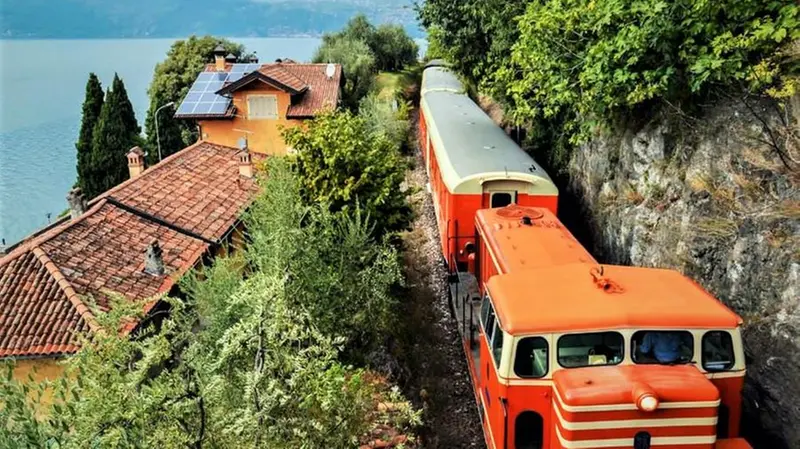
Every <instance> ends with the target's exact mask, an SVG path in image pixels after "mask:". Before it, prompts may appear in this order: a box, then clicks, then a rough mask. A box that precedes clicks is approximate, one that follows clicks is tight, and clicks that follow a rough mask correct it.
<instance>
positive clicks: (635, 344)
mask: <svg viewBox="0 0 800 449" xmlns="http://www.w3.org/2000/svg"><path fill="white" fill-rule="evenodd" d="M631 356H632V358H633V362H634V363H640V364H648V363H650V364H656V363H660V364H675V363H689V362H691V361H692V359H693V358H694V337H693V336H692V333H691V332H688V331H638V332H636V333H635V334H633V338H632V339H631Z"/></svg>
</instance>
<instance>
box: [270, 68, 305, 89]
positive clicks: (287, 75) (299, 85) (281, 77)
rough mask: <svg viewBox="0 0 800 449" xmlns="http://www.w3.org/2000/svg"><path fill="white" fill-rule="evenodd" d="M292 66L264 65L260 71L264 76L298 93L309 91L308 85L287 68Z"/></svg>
mask: <svg viewBox="0 0 800 449" xmlns="http://www.w3.org/2000/svg"><path fill="white" fill-rule="evenodd" d="M290 66H291V64H287V65H284V64H268V65H262V66H261V68H259V69H258V71H259V73H261V74H262V75H264V76H266V77H268V78H272V79H274V80H275V81H278V82H279V83H281V84H283V85H284V86H287V87H289V88H291V89H293V90H294V91H296V92H302V91H304V90H306V89H308V84H306V83H305V82H304V81H303V80H301V79H300V78H298V77H297V76H296V75H295V74H294V73H292V72H291V70H289V69H287V67H290Z"/></svg>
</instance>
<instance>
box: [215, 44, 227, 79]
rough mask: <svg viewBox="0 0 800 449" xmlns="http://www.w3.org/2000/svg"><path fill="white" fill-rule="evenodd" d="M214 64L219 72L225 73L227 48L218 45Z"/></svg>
mask: <svg viewBox="0 0 800 449" xmlns="http://www.w3.org/2000/svg"><path fill="white" fill-rule="evenodd" d="M214 64H215V66H216V67H215V68H216V70H217V72H224V71H225V47H223V46H222V44H219V45H217V48H215V49H214Z"/></svg>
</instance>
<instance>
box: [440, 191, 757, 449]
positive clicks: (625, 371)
mask: <svg viewBox="0 0 800 449" xmlns="http://www.w3.org/2000/svg"><path fill="white" fill-rule="evenodd" d="M475 223H476V225H475V226H476V229H477V237H476V239H477V246H478V249H477V251H476V252H475V257H476V259H477V260H475V263H474V264H472V272H471V273H457V276H454V277H451V292H452V293H454V295H453V297H452V300H453V304H452V305H453V311H454V312H455V313H456V318H457V321H458V323H459V331H460V332H461V335H462V337H463V340H462V341H463V344H464V349H465V352H466V354H467V359H468V361H469V367H470V374H471V378H472V381H473V386H474V390H475V393H476V400H477V403H478V407H479V410H480V412H481V421H482V424H483V427H484V435H485V437H486V442H487V446H488V447H489V448H490V449H500V448H502V449H543V448H547V449H572V448H634V449H650V448H659V449H670V448H675V449H678V448H680V449H731V448H735V449H747V448H749V447H750V446H749V445H748V444H747V443H746V442H745V441H744V440H741V439H737V438H735V437H736V436H737V435H738V433H739V421H740V417H741V408H740V406H741V396H740V395H741V389H742V386H743V379H744V374H745V365H744V350H743V345H742V338H741V329H740V327H741V324H742V320H741V318H740V317H738V316H737V315H736V314H735V313H734V312H732V311H731V310H730V309H728V308H727V307H726V306H724V305H723V304H722V303H721V302H719V301H718V300H717V299H716V298H714V297H713V296H711V295H710V294H709V293H707V292H706V291H705V290H703V289H702V288H701V287H700V286H699V285H697V284H696V283H694V282H693V281H691V280H690V279H688V278H686V277H685V276H683V275H681V274H680V273H678V272H675V271H672V270H662V269H653V268H638V267H621V266H609V265H600V264H598V263H597V262H596V261H595V260H594V259H593V258H592V257H591V255H590V254H589V253H588V252H587V251H586V250H585V249H584V248H583V247H582V246H581V245H580V244H579V243H578V242H577V241H576V240H575V238H574V237H573V236H572V235H571V234H570V233H569V231H568V230H567V229H566V228H565V227H564V226H563V224H561V223H560V222H559V221H558V219H557V218H556V217H555V216H554V215H553V214H552V213H551V212H550V211H548V210H546V209H542V208H530V207H522V206H516V205H512V206H508V207H505V208H500V209H489V210H480V211H478V212H477V214H476V217H475ZM470 280H471V281H470ZM470 282H472V284H473V285H476V288H474V289H469V288H465V286H467V285H470ZM454 284H455V285H454ZM453 287H455V288H453ZM459 288H460V290H459ZM459 291H460V292H462V293H463V295H462V296H461V297H459V294H458V292H459Z"/></svg>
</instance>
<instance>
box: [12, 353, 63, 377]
mask: <svg viewBox="0 0 800 449" xmlns="http://www.w3.org/2000/svg"><path fill="white" fill-rule="evenodd" d="M59 361H60V359H56V358H41V359H26V360H17V361H16V364H15V366H14V373H13V377H14V379H16V380H27V379H28V374H33V380H35V381H37V382H39V381H43V380H53V379H57V378H59V377H61V375H62V374H64V365H62V364H60V363H59ZM34 368H35V371H34Z"/></svg>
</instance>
